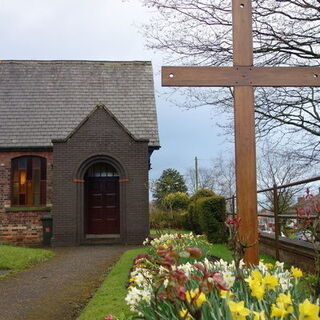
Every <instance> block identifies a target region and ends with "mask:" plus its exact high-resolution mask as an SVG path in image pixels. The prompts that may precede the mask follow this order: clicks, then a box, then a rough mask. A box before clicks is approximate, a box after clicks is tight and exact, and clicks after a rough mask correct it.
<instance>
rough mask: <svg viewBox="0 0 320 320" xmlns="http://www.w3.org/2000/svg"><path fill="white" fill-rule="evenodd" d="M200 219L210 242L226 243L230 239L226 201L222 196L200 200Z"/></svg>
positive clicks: (200, 223) (203, 230) (202, 228)
mask: <svg viewBox="0 0 320 320" xmlns="http://www.w3.org/2000/svg"><path fill="white" fill-rule="evenodd" d="M198 219H199V225H200V228H201V230H202V232H203V233H205V235H206V236H207V239H208V241H209V242H212V243H225V242H226V241H227V239H228V229H227V226H226V225H225V220H226V200H225V198H223V197H220V196H216V195H215V196H212V197H210V198H201V199H199V200H198Z"/></svg>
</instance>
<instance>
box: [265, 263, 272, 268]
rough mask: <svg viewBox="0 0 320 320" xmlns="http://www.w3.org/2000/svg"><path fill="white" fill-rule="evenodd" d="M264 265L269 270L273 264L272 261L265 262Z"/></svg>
mask: <svg viewBox="0 0 320 320" xmlns="http://www.w3.org/2000/svg"><path fill="white" fill-rule="evenodd" d="M265 266H266V267H267V268H268V269H269V270H270V269H273V267H274V265H273V264H272V263H266V264H265Z"/></svg>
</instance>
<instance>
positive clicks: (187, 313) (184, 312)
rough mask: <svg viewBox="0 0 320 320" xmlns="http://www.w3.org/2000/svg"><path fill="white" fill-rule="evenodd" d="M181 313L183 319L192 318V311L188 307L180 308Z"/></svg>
mask: <svg viewBox="0 0 320 320" xmlns="http://www.w3.org/2000/svg"><path fill="white" fill-rule="evenodd" d="M179 314H180V317H181V318H182V319H185V320H189V319H191V316H190V313H189V311H188V310H187V309H182V310H180V312H179Z"/></svg>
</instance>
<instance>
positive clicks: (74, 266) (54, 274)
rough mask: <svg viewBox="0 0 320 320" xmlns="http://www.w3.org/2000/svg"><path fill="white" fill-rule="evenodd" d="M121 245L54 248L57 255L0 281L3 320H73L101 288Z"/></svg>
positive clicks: (0, 303)
mask: <svg viewBox="0 0 320 320" xmlns="http://www.w3.org/2000/svg"><path fill="white" fill-rule="evenodd" d="M133 248H136V247H133V246H122V245H99V246H79V247H68V248H55V249H53V251H54V252H55V253H56V256H55V257H54V258H52V259H50V260H48V261H46V262H44V263H42V264H39V265H37V266H35V267H33V268H32V269H30V270H27V271H24V272H20V273H17V274H13V275H9V276H8V277H6V278H4V279H0V310H1V312H0V320H57V319H63V320H73V319H76V318H77V316H78V315H79V314H80V312H81V310H82V309H83V308H84V306H85V305H86V303H87V301H88V300H89V299H90V298H91V297H92V296H93V294H94V292H95V291H96V289H97V288H98V287H99V286H100V284H101V282H102V281H103V279H104V277H105V275H106V273H107V272H108V270H109V269H110V267H111V266H112V265H113V264H114V263H115V262H116V261H117V260H118V258H119V257H120V255H121V254H122V253H123V252H124V251H126V250H129V249H133Z"/></svg>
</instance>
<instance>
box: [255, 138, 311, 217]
mask: <svg viewBox="0 0 320 320" xmlns="http://www.w3.org/2000/svg"><path fill="white" fill-rule="evenodd" d="M310 177H312V172H310V168H309V167H308V166H301V165H299V164H297V162H296V160H295V159H294V158H293V157H292V155H291V154H290V153H286V152H283V150H281V152H280V151H279V150H277V149H276V148H275V147H274V146H271V145H270V144H269V143H265V144H264V146H263V148H262V150H261V154H260V156H259V158H258V189H260V190H261V189H268V188H272V187H273V186H274V185H277V186H281V185H286V184H289V183H292V182H296V181H299V180H302V179H305V178H310ZM303 189H304V185H300V186H295V187H290V188H282V189H278V213H279V214H286V213H290V211H291V208H292V205H293V204H294V202H295V200H296V199H295V198H296V196H297V194H299V193H301V191H302V190H303ZM259 205H260V206H261V207H262V208H264V209H266V210H268V211H271V212H274V199H273V191H267V192H264V193H263V194H260V195H259Z"/></svg>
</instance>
